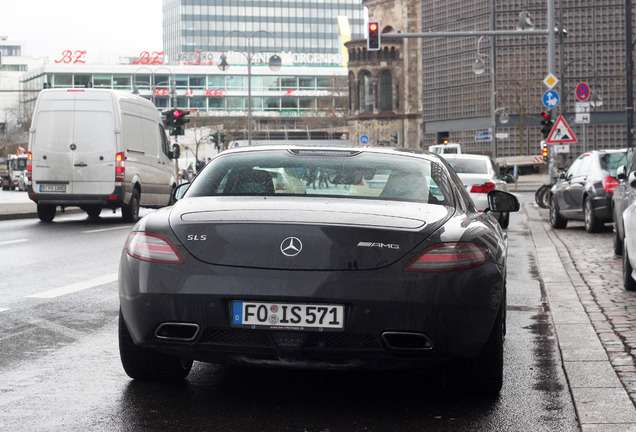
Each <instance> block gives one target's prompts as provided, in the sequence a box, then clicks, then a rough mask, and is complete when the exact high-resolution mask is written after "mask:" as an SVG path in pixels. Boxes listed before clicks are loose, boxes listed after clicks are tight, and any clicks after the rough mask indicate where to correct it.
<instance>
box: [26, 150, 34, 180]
mask: <svg viewBox="0 0 636 432" xmlns="http://www.w3.org/2000/svg"><path fill="white" fill-rule="evenodd" d="M27 180H29V181H33V153H31V152H29V153H27Z"/></svg>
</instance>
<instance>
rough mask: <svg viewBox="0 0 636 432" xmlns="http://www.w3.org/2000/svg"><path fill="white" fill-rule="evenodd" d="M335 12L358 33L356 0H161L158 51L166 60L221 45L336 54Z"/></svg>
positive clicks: (360, 8)
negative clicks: (161, 33) (162, 49)
mask: <svg viewBox="0 0 636 432" xmlns="http://www.w3.org/2000/svg"><path fill="white" fill-rule="evenodd" d="M340 16H344V17H347V18H348V20H349V25H350V27H351V30H352V34H351V37H352V38H353V39H357V38H361V37H363V35H362V30H363V27H364V7H363V6H362V2H361V1H360V0H295V1H288V0H263V1H256V0H163V47H164V53H165V55H166V56H167V57H168V59H169V61H170V63H176V62H179V61H180V60H181V59H183V58H186V57H187V53H195V52H221V51H224V50H235V51H247V50H248V49H251V51H252V52H255V51H259V50H266V51H271V52H279V53H282V52H285V53H292V54H295V55H297V54H333V55H339V54H340V52H341V46H342V41H341V40H340V38H339V33H338V17H340ZM261 30H262V31H261ZM228 32H232V33H231V34H228ZM239 32H243V33H245V35H247V36H248V37H244V36H242V35H241V34H240V33H239ZM254 32H257V33H254ZM266 32H269V33H271V34H272V35H274V37H271V36H270V35H268V34H267V33H266ZM252 34H253V37H252V38H251V39H250V38H249V36H250V35H252ZM248 44H250V45H251V46H248ZM322 58H323V59H324V58H325V57H322ZM326 58H328V57H326Z"/></svg>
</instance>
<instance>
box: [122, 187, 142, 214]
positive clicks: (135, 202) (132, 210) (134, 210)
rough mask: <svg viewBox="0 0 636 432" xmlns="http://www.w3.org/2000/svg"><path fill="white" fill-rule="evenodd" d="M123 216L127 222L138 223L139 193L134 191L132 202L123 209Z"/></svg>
mask: <svg viewBox="0 0 636 432" xmlns="http://www.w3.org/2000/svg"><path fill="white" fill-rule="evenodd" d="M121 216H122V218H124V221H125V222H137V221H138V220H139V191H138V190H137V189H133V193H132V197H130V202H129V203H128V204H124V205H123V206H122V208H121Z"/></svg>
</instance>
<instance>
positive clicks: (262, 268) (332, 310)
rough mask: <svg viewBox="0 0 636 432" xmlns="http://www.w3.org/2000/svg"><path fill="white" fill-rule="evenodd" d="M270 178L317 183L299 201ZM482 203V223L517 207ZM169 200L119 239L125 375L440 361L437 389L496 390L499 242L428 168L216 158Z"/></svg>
mask: <svg viewBox="0 0 636 432" xmlns="http://www.w3.org/2000/svg"><path fill="white" fill-rule="evenodd" d="M272 170H284V171H285V172H294V173H298V175H299V176H304V175H308V173H313V172H317V171H321V172H322V171H324V172H325V174H326V177H327V179H326V181H327V182H328V184H327V187H320V188H316V189H314V188H306V191H305V192H306V193H304V194H298V193H295V192H294V191H291V190H290V189H280V188H275V186H274V184H273V180H272V176H271V174H270V173H271V171H272ZM188 187H189V188H188ZM186 188H188V189H187V191H186V192H185V194H184V190H185V189H186ZM183 194H184V195H183ZM181 195H183V196H182V197H181ZM488 195H489V207H490V209H491V210H492V211H499V212H502V211H503V212H511V211H517V210H518V209H519V202H518V201H517V199H516V198H515V197H514V196H513V195H511V194H508V193H507V192H503V191H498V190H494V191H491V192H489V194H488ZM176 197H177V198H178V201H177V202H176V204H175V205H174V206H173V207H170V208H165V209H162V210H160V211H157V212H154V213H152V214H150V215H148V216H146V217H145V218H143V219H142V220H141V221H140V222H139V223H138V224H137V225H136V226H135V227H134V229H133V231H132V232H131V234H130V236H129V238H128V240H127V243H126V246H125V248H124V250H123V252H122V256H121V262H120V268H119V298H120V305H121V309H120V320H119V346H120V354H121V360H122V363H123V367H124V369H125V371H126V373H127V374H128V375H129V376H130V377H132V378H134V379H141V380H145V379H183V378H184V377H186V376H187V375H188V373H189V371H190V368H191V365H192V361H193V360H197V361H204V362H212V363H224V364H241V365H257V366H281V367H284V366H287V367H299V368H320V369H325V368H327V369H350V368H372V369H373V368H375V369H384V368H409V367H410V368H430V367H432V366H435V365H439V364H440V363H442V364H444V365H447V367H446V369H445V373H446V377H447V380H446V382H447V383H451V384H452V383H458V382H461V383H462V387H463V386H464V385H465V386H466V387H468V388H470V389H471V390H474V391H476V392H479V393H482V394H487V395H495V394H497V393H498V392H499V390H500V389H501V385H502V379H503V340H504V333H505V318H506V252H507V236H506V234H505V233H504V231H503V230H502V229H501V227H500V226H499V224H498V223H497V221H496V220H495V218H494V217H492V216H490V215H489V214H488V212H483V213H482V212H478V211H477V210H476V209H475V207H474V205H473V202H472V201H471V199H470V197H469V196H468V194H467V192H466V189H465V188H464V186H463V184H462V182H461V181H460V180H459V178H458V177H457V175H456V174H455V172H454V171H453V170H452V169H451V168H450V167H449V166H448V165H447V164H446V162H445V161H444V160H443V159H441V158H440V157H439V156H437V155H433V154H428V153H427V154H422V153H417V152H414V151H413V152H411V151H407V150H404V149H402V150H397V149H390V148H384V149H382V148H354V147H352V148H347V147H343V148H306V147H302V148H301V147H298V148H297V147H293V146H279V147H249V148H243V149H237V150H229V151H225V152H223V153H221V154H220V155H218V156H217V157H216V158H214V159H213V160H212V162H210V163H209V164H208V165H207V166H206V167H205V169H204V170H203V171H202V172H201V173H200V174H199V175H198V176H197V178H196V179H195V180H194V181H193V182H192V184H190V185H182V186H180V187H179V188H178V189H177V191H176Z"/></svg>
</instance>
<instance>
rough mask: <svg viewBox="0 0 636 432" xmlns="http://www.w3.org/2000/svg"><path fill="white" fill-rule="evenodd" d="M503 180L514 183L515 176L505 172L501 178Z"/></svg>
mask: <svg viewBox="0 0 636 432" xmlns="http://www.w3.org/2000/svg"><path fill="white" fill-rule="evenodd" d="M503 181H505V182H506V183H514V182H515V178H514V176H512V175H510V174H506V175H505V176H504V178H503Z"/></svg>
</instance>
